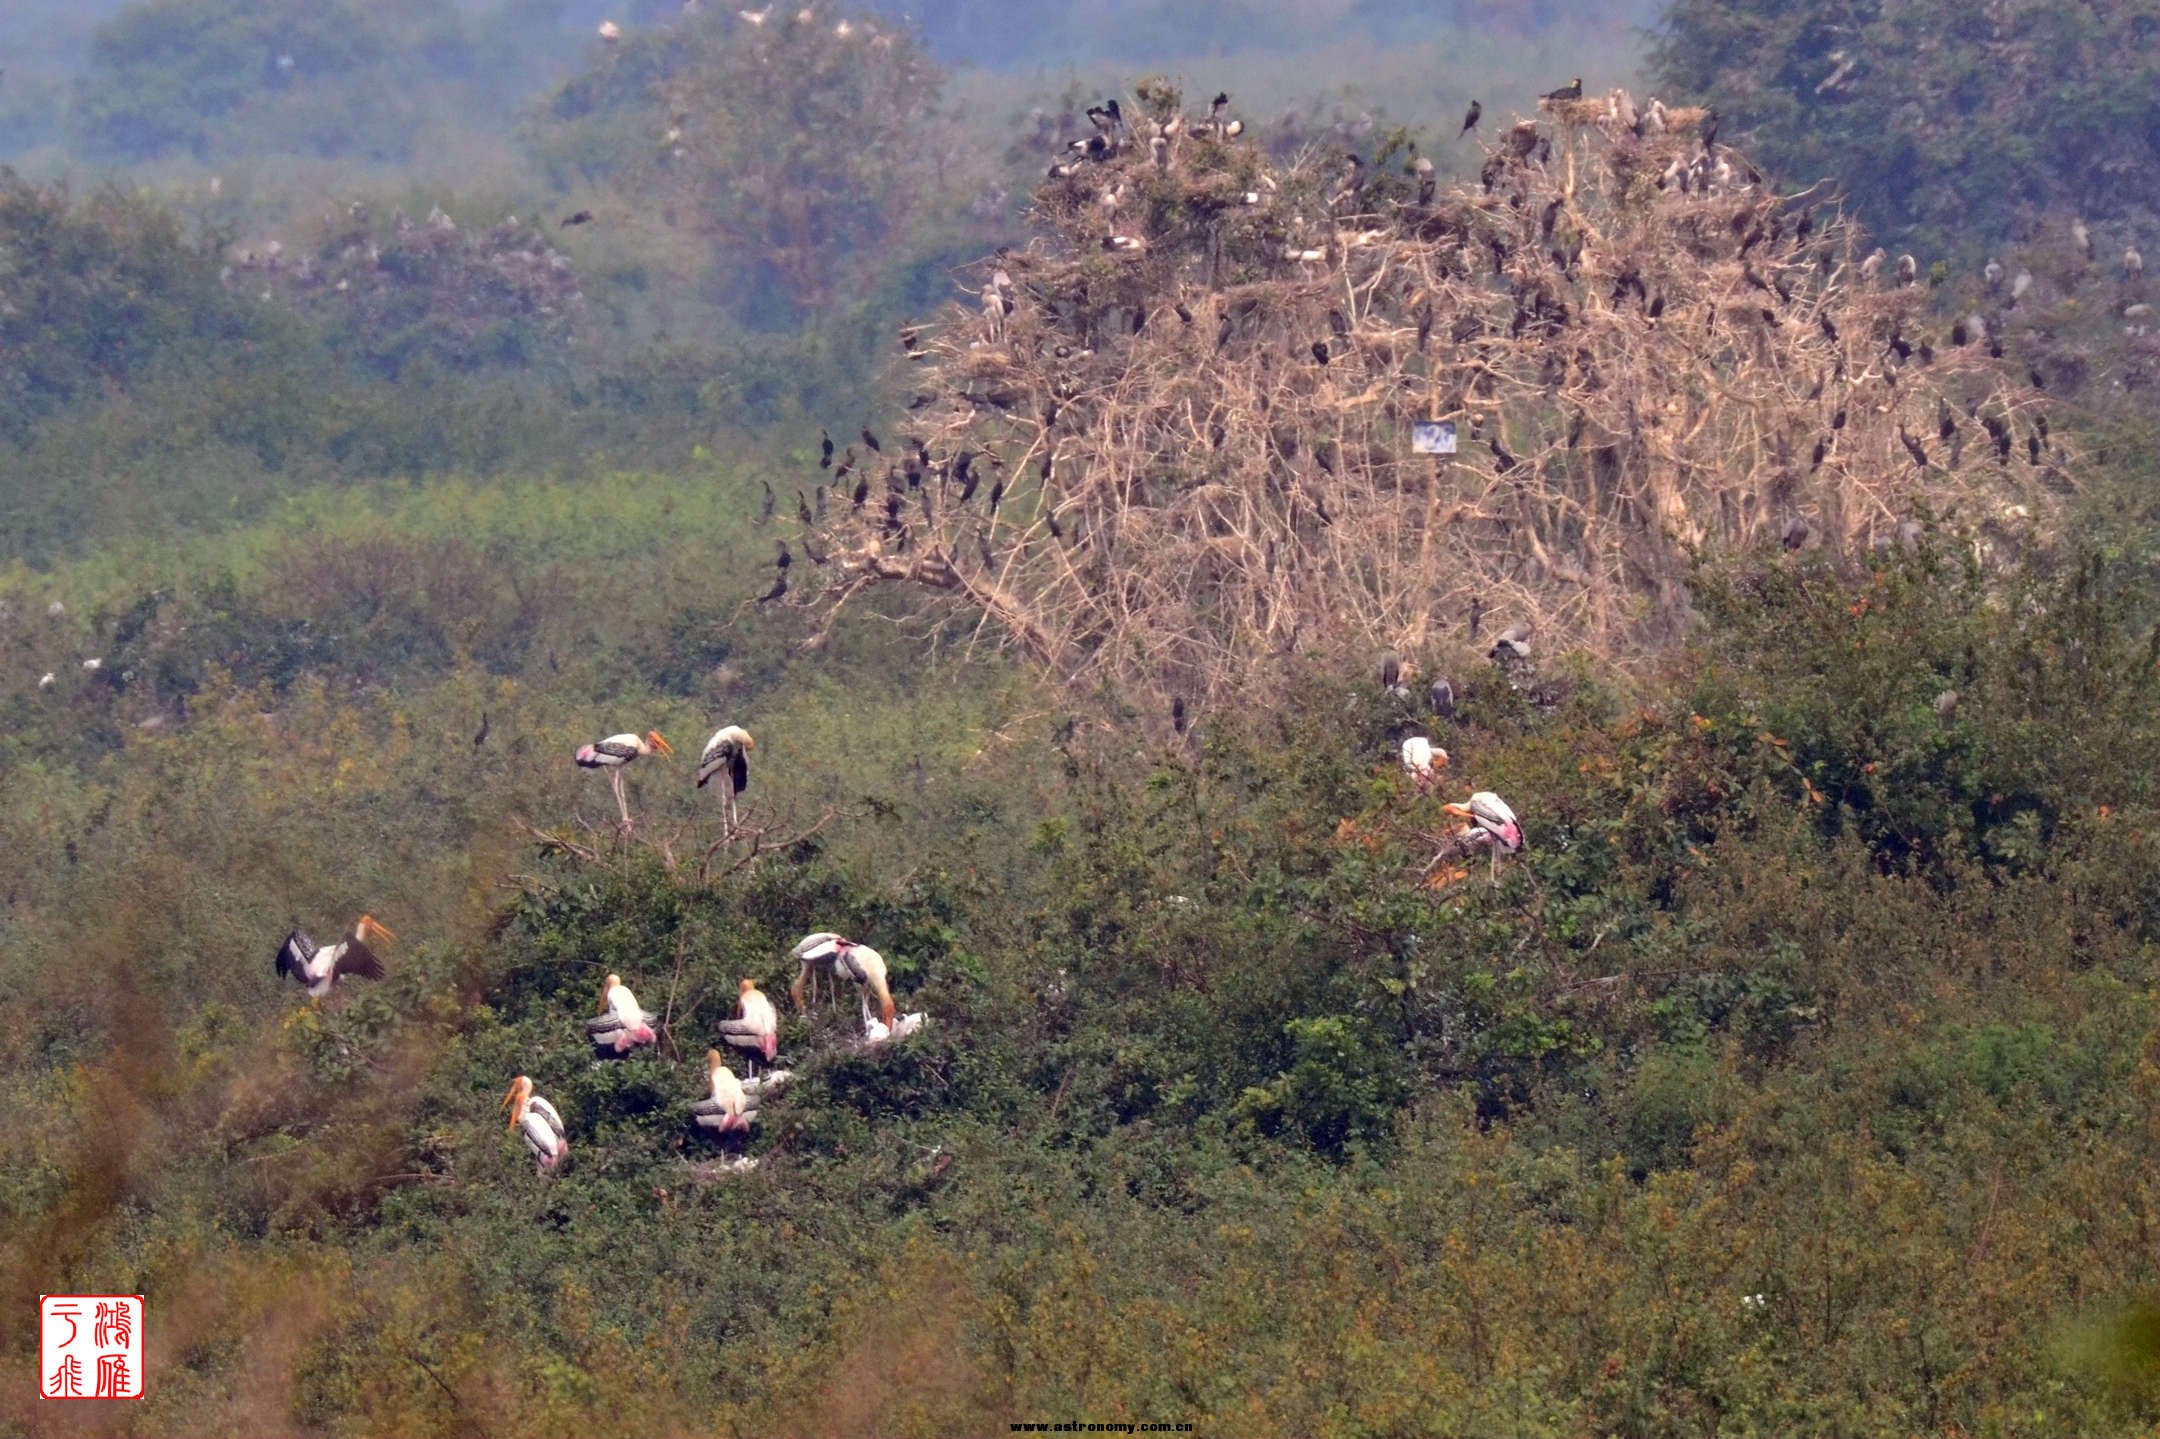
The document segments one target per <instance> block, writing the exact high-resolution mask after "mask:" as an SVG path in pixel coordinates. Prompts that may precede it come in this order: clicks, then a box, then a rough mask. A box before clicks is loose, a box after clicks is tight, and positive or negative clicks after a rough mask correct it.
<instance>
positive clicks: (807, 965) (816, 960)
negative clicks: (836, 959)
mask: <svg viewBox="0 0 2160 1439" xmlns="http://www.w3.org/2000/svg"><path fill="white" fill-rule="evenodd" d="M840 939H841V936H839V935H837V934H834V933H833V932H832V931H831V930H829V929H821V930H819V931H818V932H817V933H816V934H806V935H804V936H803V937H802V938H801V939H800V940H797V941H796V943H795V947H794V948H793V949H791V950H789V951H788V958H790V959H792V960H796V961H798V962H799V963H800V964H801V965H802V970H801V972H800V973H798V974H797V975H796V976H795V982H794V983H793V984H791V985H789V986H788V994H789V996H790V997H791V998H792V999H793V1000H794V1001H795V1008H796V1010H797V1011H798V1012H799V1011H800V1010H801V1009H802V982H803V979H804V977H805V976H807V977H808V978H809V980H810V998H811V1000H812V1001H813V1002H814V1001H815V1000H816V999H817V997H818V993H817V982H818V979H819V977H820V976H821V975H829V974H831V973H832V951H831V949H830V948H828V946H831V945H834V944H837V943H839V942H840Z"/></svg>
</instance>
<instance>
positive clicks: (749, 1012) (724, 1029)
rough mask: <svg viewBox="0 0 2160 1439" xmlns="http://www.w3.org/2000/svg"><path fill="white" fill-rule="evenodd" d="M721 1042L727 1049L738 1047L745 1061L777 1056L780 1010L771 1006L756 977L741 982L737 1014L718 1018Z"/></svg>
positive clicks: (769, 1059) (772, 1058)
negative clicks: (728, 1017)
mask: <svg viewBox="0 0 2160 1439" xmlns="http://www.w3.org/2000/svg"><path fill="white" fill-rule="evenodd" d="M720 1041H721V1043H723V1044H725V1045H726V1046H727V1047H728V1048H730V1049H737V1050H741V1051H742V1053H743V1055H744V1056H745V1062H746V1063H751V1064H754V1063H756V1060H757V1059H758V1058H762V1059H763V1060H764V1061H765V1062H766V1063H767V1064H771V1063H772V1062H773V1060H774V1059H776V1058H777V1057H778V1056H779V1053H780V1011H779V1010H777V1009H774V1008H773V1002H772V1001H771V1000H769V999H767V998H766V997H765V995H764V992H763V991H762V990H760V989H759V988H758V987H757V981H756V980H754V979H746V980H744V981H743V982H742V994H741V997H740V998H739V999H737V1000H736V1017H735V1018H733V1019H724V1020H722V1021H720Z"/></svg>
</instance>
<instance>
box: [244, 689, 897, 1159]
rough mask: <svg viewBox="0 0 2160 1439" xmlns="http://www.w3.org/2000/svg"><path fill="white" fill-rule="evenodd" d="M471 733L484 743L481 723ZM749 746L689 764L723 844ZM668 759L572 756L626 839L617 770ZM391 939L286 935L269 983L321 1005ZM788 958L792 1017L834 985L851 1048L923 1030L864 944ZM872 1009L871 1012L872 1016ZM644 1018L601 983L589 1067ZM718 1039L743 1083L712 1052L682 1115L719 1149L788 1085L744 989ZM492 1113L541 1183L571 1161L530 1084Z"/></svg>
mask: <svg viewBox="0 0 2160 1439" xmlns="http://www.w3.org/2000/svg"><path fill="white" fill-rule="evenodd" d="M482 723H483V733H484V726H485V721H484V720H483V722H482ZM756 743H757V742H756V741H755V740H754V739H752V738H751V736H750V732H749V731H748V730H745V729H744V728H742V727H741V726H740V725H723V726H722V727H721V728H720V729H718V730H716V731H714V733H713V736H712V738H711V739H709V740H707V741H706V742H705V748H704V750H703V751H702V752H701V753H700V755H699V757H698V768H697V776H696V782H697V785H698V787H699V788H701V789H702V788H704V787H705V786H706V785H707V784H708V783H710V782H711V781H712V780H714V779H716V778H717V779H719V780H720V781H721V784H720V796H721V813H722V823H723V830H722V833H723V836H724V837H732V836H733V835H734V833H735V830H736V827H737V824H738V823H739V820H738V816H737V812H736V808H735V797H736V796H737V795H738V794H740V793H742V791H743V790H745V789H746V788H748V787H749V783H750V751H751V749H752V748H753V747H754V746H755V745H756ZM673 753H674V750H673V749H672V748H671V747H670V746H669V745H668V742H667V740H666V739H665V737H663V736H662V735H661V734H660V732H659V731H658V730H650V731H648V732H646V733H645V734H643V735H638V734H618V735H610V736H608V737H607V738H606V739H603V740H596V741H595V742H593V743H592V744H588V745H584V746H581V747H580V748H579V749H578V751H577V754H576V756H575V758H576V762H577V764H578V765H579V767H581V768H584V769H605V770H607V771H608V772H609V777H610V782H611V784H612V786H613V789H614V793H615V800H616V804H617V806H618V808H619V810H620V812H621V815H622V829H623V832H624V833H625V834H628V833H629V832H630V831H631V829H632V827H633V821H632V819H631V815H630V808H629V804H628V801H627V800H626V799H625V797H624V794H623V783H622V777H623V771H624V769H625V768H626V767H628V766H629V765H631V764H633V763H635V762H636V761H638V760H640V759H643V758H645V757H646V756H648V755H654V754H657V755H660V756H662V757H663V758H666V757H669V756H672V755H673ZM396 939H397V936H396V935H395V934H393V933H392V932H391V931H390V929H389V927H388V926H387V925H385V924H383V923H382V921H380V920H378V919H376V918H375V917H374V916H373V915H369V914H363V915H361V916H360V918H359V919H358V921H356V922H355V923H354V925H353V927H352V929H351V931H350V932H349V933H347V934H346V935H345V937H344V938H343V939H341V940H339V941H338V942H337V943H336V944H332V945H317V944H316V943H315V941H314V940H312V939H310V938H309V937H308V936H307V935H305V934H303V933H302V932H301V931H299V930H297V929H295V930H293V931H292V932H291V933H290V934H288V935H286V936H285V942H284V943H283V944H281V945H280V946H278V952H277V961H276V969H277V973H278V974H279V975H281V976H284V975H289V976H291V977H292V979H293V980H295V981H296V982H297V983H299V984H300V985H301V986H302V987H303V988H305V989H306V990H307V992H308V995H309V997H310V998H312V999H317V1000H320V999H322V998H324V997H325V996H327V995H328V994H329V993H330V991H331V990H332V988H333V987H334V986H335V985H336V983H337V981H338V980H340V979H344V978H348V977H358V978H361V979H381V978H382V977H383V973H384V971H383V964H382V960H381V958H380V957H379V956H377V954H376V953H375V950H374V948H373V947H372V943H373V942H382V941H390V942H395V941H396ZM789 958H791V959H793V960H795V961H796V965H797V969H796V975H795V979H794V981H793V982H792V983H791V984H790V985H789V986H788V995H789V998H790V999H792V1000H793V1001H794V1004H795V1007H796V1009H797V1011H798V1012H803V1011H806V1010H807V1008H808V1003H806V999H805V989H806V988H807V989H808V990H809V991H810V996H809V999H810V1002H814V1001H815V999H816V998H817V993H816V992H817V990H818V988H819V986H820V985H821V984H823V985H825V986H826V987H829V989H830V991H831V994H832V997H833V999H834V1000H836V1001H837V999H838V997H839V994H840V984H841V982H842V981H846V982H847V983H849V984H852V985H854V986H856V988H857V989H858V990H859V991H860V992H861V996H862V998H861V1008H862V1036H861V1038H860V1040H859V1041H857V1043H858V1044H859V1045H860V1046H863V1047H868V1046H874V1045H879V1044H883V1043H885V1042H887V1041H889V1040H896V1039H904V1038H906V1037H907V1036H908V1035H910V1034H913V1033H914V1032H915V1031H916V1030H918V1029H920V1028H921V1027H922V1025H923V1022H924V1019H925V1016H924V1015H923V1014H922V1013H920V1012H916V1013H911V1014H900V1013H898V1012H897V1009H896V1006H895V1005H894V1003H893V997H892V989H891V987H890V985H889V983H888V981H887V978H886V965H885V956H884V955H882V954H879V953H878V952H877V951H876V950H875V949H872V948H871V947H870V946H869V945H867V944H863V943H860V942H859V941H856V940H853V939H849V938H847V937H846V936H845V935H841V934H837V933H834V932H832V931H830V930H823V931H820V932H818V933H816V934H810V935H805V936H804V937H803V938H802V940H801V941H800V942H798V943H797V944H796V945H795V947H794V949H793V950H791V951H790V952H789ZM872 1000H875V1001H876V1006H877V1007H876V1011H875V1012H874V1013H873V1012H872V1009H871V1001H872ZM653 1020H654V1016H653V1015H652V1014H650V1013H648V1012H647V1011H646V1009H645V1008H644V1006H642V1005H640V1004H639V1003H638V999H637V995H636V994H634V993H633V992H632V991H631V989H630V987H629V986H628V985H626V984H624V983H623V981H622V976H620V975H617V974H610V975H609V976H608V977H607V980H606V982H605V983H604V984H603V985H602V987H601V994H600V1011H599V1013H598V1014H597V1015H595V1016H594V1017H593V1018H591V1019H588V1020H587V1021H585V1037H586V1039H587V1041H588V1042H590V1044H591V1045H592V1048H593V1053H594V1055H595V1057H596V1058H600V1059H622V1058H625V1057H627V1056H629V1055H632V1054H634V1053H636V1052H637V1051H638V1050H640V1049H645V1048H651V1047H654V1046H657V1045H658V1043H659V1039H660V1036H659V1033H658V1031H657V1030H656V1029H655V1028H654V1024H653ZM719 1040H720V1045H721V1046H722V1047H723V1048H726V1049H728V1050H732V1051H734V1052H735V1054H737V1055H739V1056H740V1057H741V1062H742V1064H743V1066H744V1071H745V1073H744V1075H743V1076H740V1077H738V1076H737V1075H736V1073H735V1072H734V1070H733V1069H732V1068H730V1066H729V1064H728V1060H727V1058H726V1056H724V1055H723V1054H722V1053H721V1049H720V1048H714V1049H708V1050H707V1051H706V1052H705V1066H706V1082H707V1086H708V1088H709V1090H710V1092H709V1093H708V1094H707V1096H706V1097H705V1098H703V1099H700V1100H698V1101H697V1102H695V1103H693V1104H691V1105H690V1106H689V1112H690V1117H691V1120H692V1121H693V1122H694V1123H695V1124H696V1125H697V1127H698V1128H699V1129H701V1130H704V1131H705V1132H707V1133H709V1134H711V1135H713V1136H714V1137H715V1138H718V1139H722V1140H725V1139H726V1137H727V1136H728V1135H730V1134H742V1133H747V1132H748V1131H749V1128H750V1124H751V1121H752V1120H753V1119H755V1118H756V1116H757V1112H758V1106H759V1104H760V1102H761V1101H762V1100H764V1099H765V1098H767V1097H769V1096H771V1095H773V1094H775V1093H777V1092H778V1091H779V1090H780V1089H781V1088H783V1087H784V1086H785V1085H786V1084H787V1083H788V1081H789V1080H790V1079H791V1078H792V1077H793V1076H792V1073H791V1072H790V1071H789V1070H786V1069H779V1068H775V1067H773V1066H774V1065H776V1064H777V1062H778V1060H779V1054H780V1013H779V1011H778V1010H777V1009H776V1008H775V1007H774V1005H773V1002H772V1001H771V1000H770V999H769V998H767V997H766V996H765V994H764V993H763V992H762V991H761V990H759V988H758V986H757V982H756V981H755V980H751V979H745V980H743V981H742V984H741V989H740V992H739V994H738V996H737V1000H736V1012H735V1017H734V1018H732V1019H727V1020H723V1021H721V1023H720V1025H719ZM761 1063H762V1064H764V1065H765V1066H767V1068H766V1071H765V1072H764V1073H763V1074H759V1073H757V1072H756V1066H757V1065H759V1064H761ZM503 1108H505V1109H507V1110H508V1111H509V1114H510V1126H509V1127H510V1128H511V1129H513V1130H516V1131H518V1132H519V1133H520V1134H521V1135H522V1136H523V1138H524V1141H525V1147H526V1148H527V1149H529V1150H531V1151H532V1156H533V1160H534V1162H535V1164H536V1165H537V1167H538V1172H540V1173H543V1174H545V1173H547V1172H549V1171H551V1170H553V1169H555V1168H556V1167H557V1166H558V1165H560V1164H561V1163H562V1161H563V1159H564V1157H565V1156H566V1155H568V1154H569V1152H570V1137H569V1130H568V1128H567V1127H566V1126H565V1125H564V1123H563V1118H562V1114H561V1112H560V1111H558V1110H557V1109H556V1108H555V1106H554V1105H553V1104H550V1103H549V1102H548V1101H547V1100H546V1099H545V1098H543V1097H541V1096H539V1095H537V1094H535V1093H534V1092H533V1082H532V1079H531V1078H530V1077H529V1076H527V1075H523V1074H521V1075H518V1076H517V1078H516V1079H515V1080H513V1081H512V1082H511V1085H510V1091H509V1093H508V1094H506V1095H504V1096H503ZM755 1164H756V1161H755V1160H753V1159H749V1158H747V1157H743V1156H738V1157H737V1158H735V1159H734V1160H733V1161H731V1162H730V1167H732V1168H733V1169H736V1170H738V1171H741V1170H747V1169H750V1168H753V1167H755Z"/></svg>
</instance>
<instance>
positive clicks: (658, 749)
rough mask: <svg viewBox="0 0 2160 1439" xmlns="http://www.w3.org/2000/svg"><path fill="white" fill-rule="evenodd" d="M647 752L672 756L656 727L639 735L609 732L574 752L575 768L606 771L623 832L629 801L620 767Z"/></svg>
mask: <svg viewBox="0 0 2160 1439" xmlns="http://www.w3.org/2000/svg"><path fill="white" fill-rule="evenodd" d="M649 754H658V755H661V756H664V757H667V758H672V757H673V756H674V754H675V749H674V746H672V745H670V744H669V743H668V742H667V741H666V740H665V739H664V738H662V737H661V734H660V731H658V730H647V731H646V732H645V733H644V734H643V735H642V736H640V735H634V734H611V735H609V736H608V737H607V738H606V739H604V740H596V741H594V742H593V743H591V744H589V745H584V746H582V747H580V748H579V750H578V752H577V762H578V768H580V769H604V770H606V771H608V783H609V784H610V785H612V786H613V787H614V790H615V807H616V808H617V809H618V810H620V811H621V812H622V827H623V831H624V832H625V833H628V832H629V829H630V825H631V820H630V801H629V800H627V799H625V798H623V770H624V769H625V768H627V767H628V766H629V765H630V764H631V763H632V762H634V761H636V760H640V759H643V758H644V757H645V756H646V755H649Z"/></svg>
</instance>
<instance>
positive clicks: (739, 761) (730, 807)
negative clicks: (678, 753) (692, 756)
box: [697, 724, 757, 838]
mask: <svg viewBox="0 0 2160 1439" xmlns="http://www.w3.org/2000/svg"><path fill="white" fill-rule="evenodd" d="M756 748H757V741H756V740H754V739H752V738H751V737H750V731H748V730H746V729H744V728H743V727H742V726H741V725H734V724H731V725H723V726H722V727H721V728H719V729H716V730H714V731H713V737H712V738H711V739H709V740H707V741H705V752H704V753H703V754H701V755H699V756H698V769H697V787H698V788H699V789H703V788H705V785H706V783H707V782H708V781H709V780H711V779H712V778H713V777H714V776H715V775H719V776H721V777H722V778H721V780H720V822H721V824H722V825H723V826H724V827H725V828H724V830H723V833H724V835H726V836H727V837H730V838H732V837H733V836H734V833H735V824H736V815H735V796H737V795H739V794H741V793H742V792H743V791H744V790H746V789H748V788H749V787H750V751H751V750H753V749H756Z"/></svg>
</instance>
